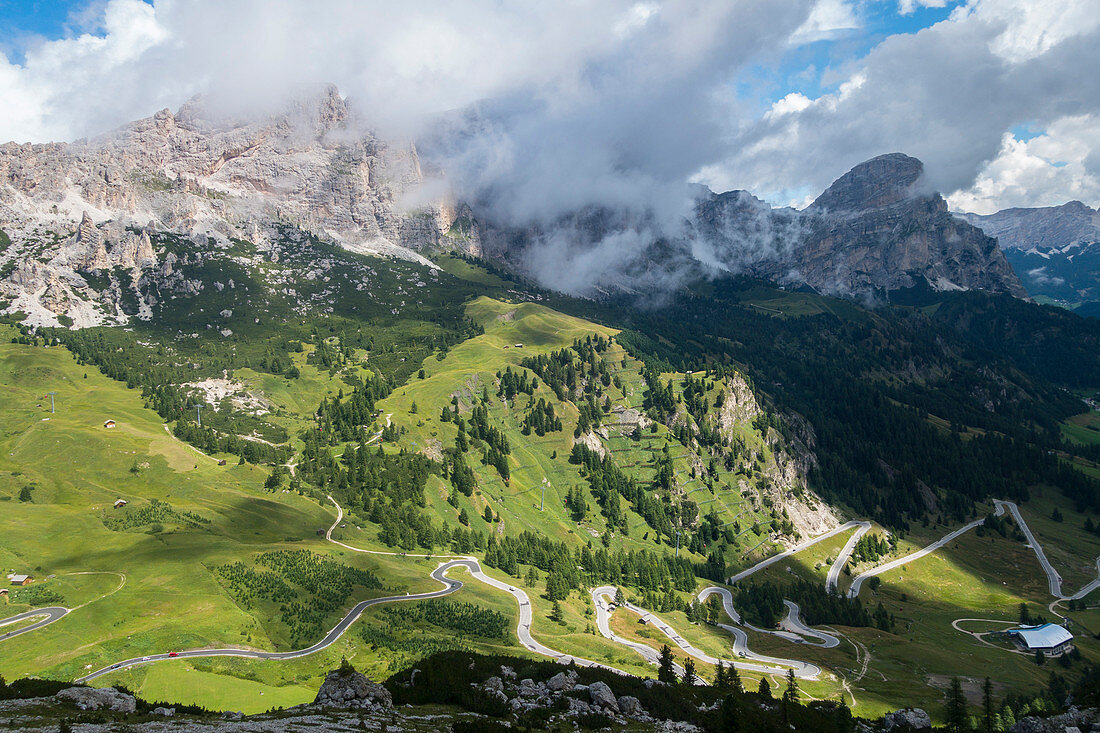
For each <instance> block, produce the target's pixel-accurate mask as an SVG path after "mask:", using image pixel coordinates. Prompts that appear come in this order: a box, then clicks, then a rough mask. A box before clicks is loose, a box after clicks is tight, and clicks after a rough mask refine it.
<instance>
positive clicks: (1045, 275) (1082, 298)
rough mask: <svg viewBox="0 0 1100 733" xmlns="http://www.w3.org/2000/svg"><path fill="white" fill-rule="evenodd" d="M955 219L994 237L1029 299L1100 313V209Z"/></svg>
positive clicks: (1077, 205)
mask: <svg viewBox="0 0 1100 733" xmlns="http://www.w3.org/2000/svg"><path fill="white" fill-rule="evenodd" d="M958 216H959V217H960V218H962V219H965V220H966V221H968V222H970V223H971V224H973V225H974V226H976V227H979V228H981V229H982V231H984V232H985V233H986V234H988V235H989V236H991V237H996V238H997V242H998V243H999V244H1000V245H1001V249H1003V250H1004V253H1005V257H1006V258H1007V259H1008V262H1009V264H1011V265H1012V267H1013V269H1015V270H1016V273H1017V274H1018V275H1019V276H1020V280H1022V281H1023V284H1024V287H1025V288H1027V291H1028V293H1029V294H1030V295H1032V296H1034V297H1036V298H1038V297H1040V296H1042V297H1044V298H1046V299H1049V300H1050V301H1052V302H1055V303H1058V304H1060V305H1062V306H1064V307H1067V308H1070V309H1073V310H1076V311H1077V312H1078V313H1082V314H1083V315H1092V316H1096V315H1098V314H1100V210H1097V209H1092V208H1089V207H1088V206H1086V205H1085V204H1083V203H1081V202H1080V201H1070V202H1069V203H1066V204H1062V205H1061V206H1047V207H1042V208H1035V209H1005V210H1003V211H998V212H997V213H995V214H989V215H987V216H979V215H977V214H958Z"/></svg>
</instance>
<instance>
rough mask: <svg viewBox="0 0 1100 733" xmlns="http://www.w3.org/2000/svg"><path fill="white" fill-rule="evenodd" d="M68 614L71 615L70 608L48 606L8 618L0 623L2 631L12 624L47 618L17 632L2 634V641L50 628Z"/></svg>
mask: <svg viewBox="0 0 1100 733" xmlns="http://www.w3.org/2000/svg"><path fill="white" fill-rule="evenodd" d="M68 613H69V609H68V608H63V607H61V606H48V607H46V608H36V609H34V610H33V611H27V612H26V613H21V614H19V615H17V616H12V617H10V618H6V619H4V620H3V621H0V629H2V628H4V627H5V626H11V625H12V624H17V623H19V622H20V621H26V620H27V619H32V618H39V617H41V616H45V617H46V618H44V619H42V620H41V621H39V622H37V623H33V624H31V625H30V626H24V627H23V628H21V629H16V630H15V631H9V632H7V633H6V634H0V641H5V640H7V639H10V638H12V637H14V636H19V635H20V634H26V633H29V632H31V631H35V630H37V629H41V628H42V627H43V626H48V625H49V624H52V623H53V622H54V621H57V620H59V619H62V618H64V617H65V616H66V615H67V614H68Z"/></svg>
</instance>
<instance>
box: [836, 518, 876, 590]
mask: <svg viewBox="0 0 1100 733" xmlns="http://www.w3.org/2000/svg"><path fill="white" fill-rule="evenodd" d="M857 524H859V528H858V529H856V531H855V532H853V533H852V536H851V537H849V538H848V541H847V542H846V543H844V547H843V548H841V550H840V554H839V555H837V556H836V560H834V561H833V564H832V565H830V566H829V574H828V575H827V576H826V577H825V590H827V591H830V592H832V591H834V590H836V587H837V582H838V581H839V580H840V571H841V570H843V569H844V566H845V565H846V564H847V562H848V558H850V557H851V556H852V551H853V550H855V549H856V543H857V542H859V538H860V537H862V536H863V535H865V534H867V531H868V530H869V529H871V523H870V522H858V523H857Z"/></svg>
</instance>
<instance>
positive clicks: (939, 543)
mask: <svg viewBox="0 0 1100 733" xmlns="http://www.w3.org/2000/svg"><path fill="white" fill-rule="evenodd" d="M1002 503H1004V502H999V503H997V508H996V510H995V511H994V514H995V515H996V516H1000V515H1002V514H1004V507H1003V506H1001V504H1002ZM1013 506H1015V505H1013ZM984 522H985V517H982V518H981V519H976V520H974V521H973V522H971V523H970V524H965V525H963V526H962V527H959V528H958V529H956V530H955V531H954V532H948V533H947V534H946V535H944V536H943V537H941V538H940V539H938V540H936V541H935V542H933V543H932V544H930V545H928V546H927V547H925V548H922V549H920V550H917V551H916V552H912V553H910V554H908V555H906V556H905V557H899V558H898V559H897V560H892V561H891V562H888V563H883V564H882V565H879V566H878V567H875V568H871V569H870V570H866V571H864V572H862V573H860V574H859V575H857V576H856V577H855V580H853V581H852V586H851V587H850V588H849V589H848V597H849V598H856V597H858V596H859V591H860V588H861V587H862V586H863V582H864V581H865V580H867V579H868V578H872V577H874V576H876V575H882V574H883V573H886V572H889V571H891V570H893V569H894V568H899V567H901V566H902V565H905V564H907V563H911V562H913V561H915V560H920V559H921V558H922V557H924V556H925V555H930V554H932V553H933V552H935V551H936V550H938V549H940V548H941V547H943V546H944V545H946V544H947V543H948V542H951V541H952V540H953V539H955V538H956V537H959V536H961V535H964V534H966V533H967V532H969V531H970V530H972V529H974V528H975V527H977V526H978V525H979V524H983V523H984Z"/></svg>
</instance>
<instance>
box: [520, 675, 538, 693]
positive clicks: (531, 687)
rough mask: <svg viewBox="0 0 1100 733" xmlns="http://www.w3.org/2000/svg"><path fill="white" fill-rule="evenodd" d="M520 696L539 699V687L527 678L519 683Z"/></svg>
mask: <svg viewBox="0 0 1100 733" xmlns="http://www.w3.org/2000/svg"><path fill="white" fill-rule="evenodd" d="M519 694H520V697H538V695H539V688H538V685H536V684H535V681H534V680H533V679H530V678H529V677H525V678H523V679H522V680H520V681H519Z"/></svg>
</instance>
